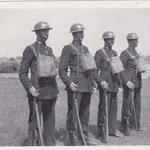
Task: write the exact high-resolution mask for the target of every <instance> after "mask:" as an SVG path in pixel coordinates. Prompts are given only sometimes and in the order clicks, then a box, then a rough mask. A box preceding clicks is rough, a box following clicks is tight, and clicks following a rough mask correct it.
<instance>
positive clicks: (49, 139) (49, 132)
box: [42, 99, 56, 146]
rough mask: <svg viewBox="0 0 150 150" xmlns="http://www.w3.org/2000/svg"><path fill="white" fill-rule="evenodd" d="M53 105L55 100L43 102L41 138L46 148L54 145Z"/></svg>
mask: <svg viewBox="0 0 150 150" xmlns="http://www.w3.org/2000/svg"><path fill="white" fill-rule="evenodd" d="M55 103H56V99H51V100H43V101H42V112H43V130H44V132H43V138H44V143H45V145H46V146H53V145H56V142H55Z"/></svg>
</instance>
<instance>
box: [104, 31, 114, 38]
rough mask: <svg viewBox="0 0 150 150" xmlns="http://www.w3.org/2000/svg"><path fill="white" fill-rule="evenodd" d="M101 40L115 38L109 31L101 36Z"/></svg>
mask: <svg viewBox="0 0 150 150" xmlns="http://www.w3.org/2000/svg"><path fill="white" fill-rule="evenodd" d="M102 38H103V39H114V38H115V34H114V33H113V32H111V31H106V32H104V34H103V35H102Z"/></svg>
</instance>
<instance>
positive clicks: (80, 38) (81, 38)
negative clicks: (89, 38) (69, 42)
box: [73, 31, 84, 41]
mask: <svg viewBox="0 0 150 150" xmlns="http://www.w3.org/2000/svg"><path fill="white" fill-rule="evenodd" d="M73 35H74V37H75V38H76V39H78V40H79V41H82V40H83V38H84V32H83V31H80V32H76V33H74V34H73Z"/></svg>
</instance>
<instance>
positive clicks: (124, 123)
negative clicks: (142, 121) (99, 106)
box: [121, 119, 130, 136]
mask: <svg viewBox="0 0 150 150" xmlns="http://www.w3.org/2000/svg"><path fill="white" fill-rule="evenodd" d="M121 132H122V133H123V134H124V135H126V136H129V135H130V130H129V121H128V119H123V121H122V123H121Z"/></svg>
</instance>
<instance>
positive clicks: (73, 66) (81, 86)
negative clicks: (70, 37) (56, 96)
mask: <svg viewBox="0 0 150 150" xmlns="http://www.w3.org/2000/svg"><path fill="white" fill-rule="evenodd" d="M72 44H73V45H74V46H75V47H76V48H77V49H78V50H79V68H78V72H79V74H78V78H77V59H78V53H77V51H76V50H75V49H74V48H73V47H72V46H71V45H70V44H69V45H66V46H64V48H63V50H62V54H61V58H60V63H59V75H60V78H61V80H62V81H63V83H64V84H65V85H66V88H67V90H69V89H70V88H69V86H70V84H71V83H72V82H74V83H76V84H77V83H78V92H91V91H92V90H93V87H94V86H95V85H94V78H96V74H94V73H95V72H96V70H95V71H93V72H88V71H87V72H83V69H82V65H81V61H80V56H81V55H82V54H84V53H89V50H88V48H87V47H86V46H84V45H82V44H81V43H80V42H78V41H75V40H74V41H73V42H72ZM68 68H69V69H70V75H68V73H67V71H68ZM96 81H97V82H100V79H99V78H96Z"/></svg>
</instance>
